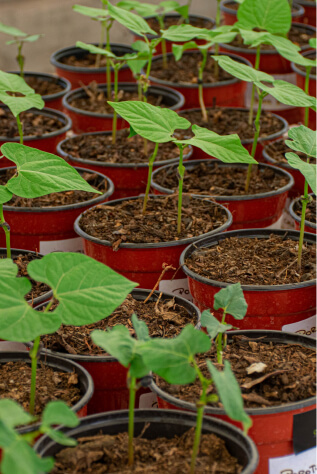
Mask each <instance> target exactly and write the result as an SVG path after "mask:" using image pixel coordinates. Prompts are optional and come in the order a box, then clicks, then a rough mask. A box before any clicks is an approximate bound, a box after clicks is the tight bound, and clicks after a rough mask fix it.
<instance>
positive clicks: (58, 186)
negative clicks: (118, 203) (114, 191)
mask: <svg viewBox="0 0 317 474" xmlns="http://www.w3.org/2000/svg"><path fill="white" fill-rule="evenodd" d="M1 152H2V154H3V155H4V156H5V157H6V158H8V159H9V160H11V161H13V162H14V163H15V164H16V165H17V175H16V176H14V177H12V178H11V179H9V181H8V182H7V184H6V187H7V189H8V190H9V191H10V192H11V193H13V194H15V195H16V196H20V197H26V198H35V197H39V196H44V195H46V194H50V193H54V192H61V191H70V190H76V189H78V190H82V191H87V192H91V193H99V194H101V192H100V191H97V190H96V189H94V188H92V187H91V186H90V184H88V183H87V182H86V181H85V180H84V179H83V178H82V177H81V176H80V174H79V173H78V172H77V171H76V170H75V169H74V168H73V167H72V166H70V165H69V164H68V163H66V161H65V160H63V158H60V157H59V156H56V155H53V154H51V153H47V152H45V151H41V150H37V149H36V148H31V147H29V146H25V145H21V144H19V143H5V144H3V145H2V147H1Z"/></svg>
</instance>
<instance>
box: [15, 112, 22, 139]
mask: <svg viewBox="0 0 317 474" xmlns="http://www.w3.org/2000/svg"><path fill="white" fill-rule="evenodd" d="M16 121H17V126H18V131H19V135H20V143H21V145H23V129H22V123H21V120H20V116H19V114H18V115H17V116H16Z"/></svg>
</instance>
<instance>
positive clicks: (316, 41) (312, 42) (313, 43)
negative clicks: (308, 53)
mask: <svg viewBox="0 0 317 474" xmlns="http://www.w3.org/2000/svg"><path fill="white" fill-rule="evenodd" d="M308 43H309V46H311V47H312V48H314V49H316V48H317V38H310V39H309V41H308Z"/></svg>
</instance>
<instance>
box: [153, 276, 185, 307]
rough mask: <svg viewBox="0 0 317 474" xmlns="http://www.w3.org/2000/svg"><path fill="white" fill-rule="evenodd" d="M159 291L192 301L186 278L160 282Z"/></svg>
mask: <svg viewBox="0 0 317 474" xmlns="http://www.w3.org/2000/svg"><path fill="white" fill-rule="evenodd" d="M159 291H164V292H165V293H169V294H171V295H174V296H181V297H182V298H185V299H186V300H189V301H191V302H192V301H193V297H192V295H191V294H190V292H189V288H188V280H187V278H180V279H179V280H162V281H160V284H159Z"/></svg>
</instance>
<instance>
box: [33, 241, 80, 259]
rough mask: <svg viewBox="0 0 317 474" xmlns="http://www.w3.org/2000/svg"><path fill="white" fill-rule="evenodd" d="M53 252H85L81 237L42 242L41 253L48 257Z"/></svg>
mask: <svg viewBox="0 0 317 474" xmlns="http://www.w3.org/2000/svg"><path fill="white" fill-rule="evenodd" d="M51 252H81V253H83V252H84V246H83V240H82V238H81V237H74V238H73V239H64V240H47V241H42V242H40V253H42V254H44V255H46V254H47V253H51Z"/></svg>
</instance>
